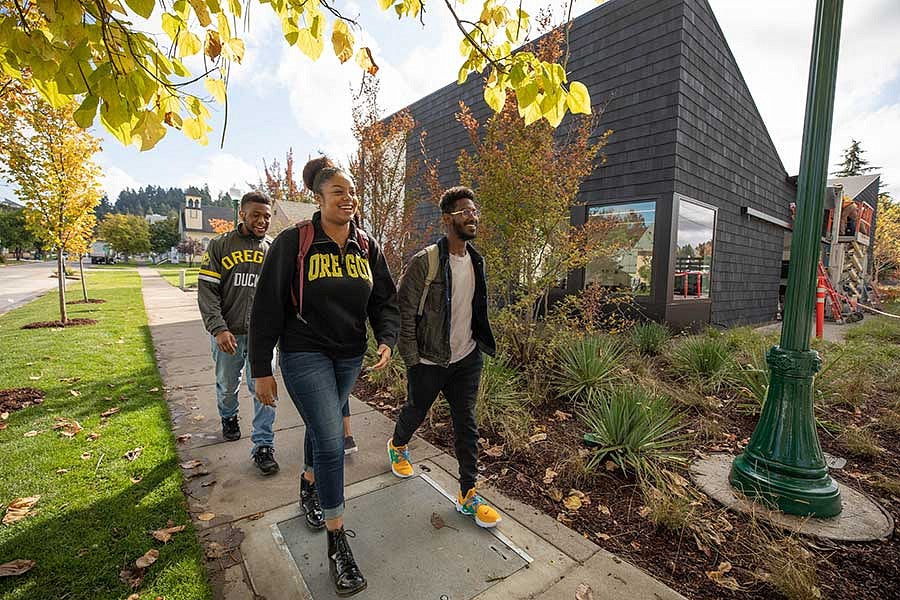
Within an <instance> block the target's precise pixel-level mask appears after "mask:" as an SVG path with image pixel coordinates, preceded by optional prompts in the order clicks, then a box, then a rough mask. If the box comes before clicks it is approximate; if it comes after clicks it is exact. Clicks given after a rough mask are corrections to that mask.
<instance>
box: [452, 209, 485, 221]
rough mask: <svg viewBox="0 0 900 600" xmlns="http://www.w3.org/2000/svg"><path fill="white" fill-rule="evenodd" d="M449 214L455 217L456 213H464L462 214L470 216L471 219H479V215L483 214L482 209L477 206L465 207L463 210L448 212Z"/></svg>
mask: <svg viewBox="0 0 900 600" xmlns="http://www.w3.org/2000/svg"><path fill="white" fill-rule="evenodd" d="M447 214H448V215H450V216H451V217H455V216H456V215H462V216H464V217H467V218H470V219H477V218H478V217H479V216H481V211H479V210H478V209H477V208H464V209H462V210H455V211H453V212H451V213H447Z"/></svg>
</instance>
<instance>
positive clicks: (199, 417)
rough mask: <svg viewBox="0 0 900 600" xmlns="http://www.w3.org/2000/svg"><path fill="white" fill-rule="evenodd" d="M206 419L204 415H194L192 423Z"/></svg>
mask: <svg viewBox="0 0 900 600" xmlns="http://www.w3.org/2000/svg"><path fill="white" fill-rule="evenodd" d="M205 418H206V417H204V416H203V415H194V416H193V417H191V420H192V421H202V420H203V419H205Z"/></svg>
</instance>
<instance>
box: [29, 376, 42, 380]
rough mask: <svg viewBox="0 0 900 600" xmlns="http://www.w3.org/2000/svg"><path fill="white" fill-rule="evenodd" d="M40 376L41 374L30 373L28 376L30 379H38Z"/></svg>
mask: <svg viewBox="0 0 900 600" xmlns="http://www.w3.org/2000/svg"><path fill="white" fill-rule="evenodd" d="M40 378H41V376H40V375H29V376H28V379H30V380H31V381H37V380H38V379H40Z"/></svg>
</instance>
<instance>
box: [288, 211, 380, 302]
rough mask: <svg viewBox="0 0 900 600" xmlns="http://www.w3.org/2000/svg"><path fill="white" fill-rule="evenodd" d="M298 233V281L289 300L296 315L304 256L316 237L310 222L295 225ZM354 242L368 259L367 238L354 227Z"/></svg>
mask: <svg viewBox="0 0 900 600" xmlns="http://www.w3.org/2000/svg"><path fill="white" fill-rule="evenodd" d="M296 227H297V232H298V233H299V243H298V244H297V275H298V281H299V283H298V284H297V291H296V292H295V291H294V288H293V286H291V300H293V302H294V307H296V309H297V314H298V315H300V314H302V313H303V269H304V263H305V262H306V254H307V253H308V252H309V247H310V246H312V243H313V238H315V237H316V228H315V227H314V226H313V223H312V221H300V222H299V223H297V225H296ZM356 242H357V243H358V244H359V247H360V249H362V251H363V257H364V258H369V236H368V235H366V232H365V231H363V230H362V228H360V227H356Z"/></svg>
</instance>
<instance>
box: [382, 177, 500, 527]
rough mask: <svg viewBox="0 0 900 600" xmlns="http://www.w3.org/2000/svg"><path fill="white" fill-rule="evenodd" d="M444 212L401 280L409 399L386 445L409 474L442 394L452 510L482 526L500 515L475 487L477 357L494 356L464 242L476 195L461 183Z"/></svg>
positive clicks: (397, 468) (472, 225)
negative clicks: (453, 488)
mask: <svg viewBox="0 0 900 600" xmlns="http://www.w3.org/2000/svg"><path fill="white" fill-rule="evenodd" d="M441 213H442V215H441V222H442V223H443V225H444V227H445V229H446V231H447V235H446V236H445V237H443V238H441V240H440V241H438V243H437V244H436V245H435V246H429V247H428V248H426V249H424V250H422V251H421V252H419V253H418V254H416V255H415V256H414V257H413V259H412V261H411V262H410V264H409V267H408V269H407V270H406V274H405V275H404V276H403V279H402V280H401V282H400V290H399V293H398V298H399V302H400V339H399V341H398V343H397V348H398V350H399V351H400V355H401V356H402V357H403V361H404V362H405V363H406V367H407V371H406V376H407V382H408V388H407V399H406V404H405V405H404V406H403V409H402V410H401V411H400V417H399V418H398V419H397V425H396V427H395V428H394V435H393V437H392V438H391V439H389V440H388V443H387V447H388V448H387V449H388V456H389V457H390V460H391V471H392V472H393V473H394V474H395V475H397V476H398V477H409V476H411V475H412V474H413V468H412V461H411V460H410V457H409V451H408V450H407V447H406V445H407V444H408V443H409V440H410V438H412V436H413V434H414V433H415V431H416V429H417V428H418V427H419V425H421V424H422V421H423V420H424V419H425V415H426V414H427V413H428V409H429V408H431V405H432V404H433V403H434V400H435V398H437V395H438V393H439V392H443V393H444V397H445V398H446V399H447V403H448V404H449V405H450V416H451V418H452V420H453V433H454V438H455V439H454V445H455V450H456V458H457V460H458V461H459V490H460V491H459V494H458V495H457V498H456V509H457V510H458V511H459V512H461V513H463V514H465V515H470V516H472V517H474V519H475V522H476V523H477V524H478V525H479V526H481V527H494V526H495V525H496V524H497V523H499V522H500V515H499V514H497V511H496V510H494V509H493V508H491V507H490V506H488V505H487V503H485V501H484V500H483V499H482V498H481V496H479V495H478V494H477V493H476V491H475V477H476V475H477V473H478V471H477V461H478V446H477V443H478V426H477V424H476V421H475V403H476V400H477V398H478V385H479V383H480V381H481V368H482V356H481V354H482V352H484V353H486V354H488V355H490V356H493V355H494V351H495V342H494V335H493V333H492V332H491V325H490V323H489V322H488V314H487V283H486V280H485V275H484V259H483V258H482V257H481V255H480V254H478V252H476V251H475V249H474V248H473V247H472V246H471V245H469V243H468V242H469V240H472V239H475V236H476V234H477V230H478V209H477V208H476V207H475V194H474V193H473V192H472V190H470V189H469V188H466V187H454V188H450V189H449V190H447V191H446V192H444V194H443V196H442V197H441Z"/></svg>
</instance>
